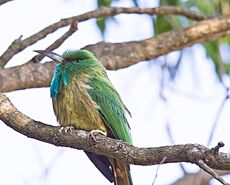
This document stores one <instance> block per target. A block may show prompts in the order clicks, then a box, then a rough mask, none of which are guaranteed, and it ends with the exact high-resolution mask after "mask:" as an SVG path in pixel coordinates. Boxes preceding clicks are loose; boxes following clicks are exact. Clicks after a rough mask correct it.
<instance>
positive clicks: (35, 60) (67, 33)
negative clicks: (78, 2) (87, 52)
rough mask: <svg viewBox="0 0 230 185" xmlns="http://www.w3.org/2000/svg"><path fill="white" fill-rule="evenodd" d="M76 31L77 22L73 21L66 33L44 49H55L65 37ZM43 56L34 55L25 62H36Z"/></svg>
mask: <svg viewBox="0 0 230 185" xmlns="http://www.w3.org/2000/svg"><path fill="white" fill-rule="evenodd" d="M76 31H77V22H74V23H73V24H72V25H71V27H70V29H69V30H68V31H67V32H66V33H64V34H63V35H62V36H61V37H60V38H58V39H57V40H56V41H55V42H54V43H52V44H51V45H50V46H49V47H47V48H46V50H48V51H53V50H55V49H57V48H58V47H59V46H60V45H62V44H63V43H64V42H65V40H66V39H68V38H69V37H70V36H71V35H72V34H73V33H74V32H76ZM43 58H44V56H43V55H36V56H34V57H33V58H32V59H31V60H29V61H28V62H27V63H30V62H34V63H37V62H40V61H41V60H42V59H43Z"/></svg>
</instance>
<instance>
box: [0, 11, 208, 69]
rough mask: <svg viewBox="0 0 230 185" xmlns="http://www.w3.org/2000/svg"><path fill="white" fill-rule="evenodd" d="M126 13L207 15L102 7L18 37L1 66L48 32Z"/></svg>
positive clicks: (4, 55) (191, 12)
mask: <svg viewBox="0 0 230 185" xmlns="http://www.w3.org/2000/svg"><path fill="white" fill-rule="evenodd" d="M121 13H126V14H131V13H135V14H149V15H157V14H159V15H170V14H171V15H182V16H186V17H188V18H190V19H194V20H203V19H205V18H206V17H205V16H203V15H200V14H198V13H196V12H193V11H189V10H186V9H183V8H179V7H160V8H136V7H133V8H121V7H102V8H99V9H96V10H94V11H90V12H87V13H84V14H82V15H78V16H74V17H70V18H65V19H62V20H60V21H59V22H56V23H53V24H51V25H49V26H47V27H46V28H44V29H42V30H41V31H39V32H37V33H35V34H34V35H32V36H30V37H28V38H26V39H24V40H21V38H20V39H16V40H14V41H13V42H12V44H11V45H10V46H9V47H8V49H7V50H6V51H5V52H4V53H3V54H2V56H0V67H4V66H5V65H6V64H7V62H8V61H9V60H10V59H11V58H12V57H13V56H14V55H15V54H17V53H19V52H21V51H22V50H24V49H25V48H27V47H28V46H31V45H32V44H35V43H36V42H37V41H39V40H41V39H43V38H45V37H46V36H47V35H48V34H51V33H53V32H55V31H57V30H58V29H60V28H62V27H65V26H68V25H71V24H74V22H82V21H86V20H88V19H91V18H98V17H104V16H114V15H117V14H121Z"/></svg>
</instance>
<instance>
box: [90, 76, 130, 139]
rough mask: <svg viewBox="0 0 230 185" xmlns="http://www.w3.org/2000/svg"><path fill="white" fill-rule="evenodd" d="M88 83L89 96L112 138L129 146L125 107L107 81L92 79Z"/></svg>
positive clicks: (100, 78) (98, 78)
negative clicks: (97, 108)
mask: <svg viewBox="0 0 230 185" xmlns="http://www.w3.org/2000/svg"><path fill="white" fill-rule="evenodd" d="M88 83H89V86H90V89H89V90H88V92H89V95H90V96H91V98H92V100H93V101H94V102H95V103H97V105H98V106H99V111H100V113H101V115H102V117H103V119H104V120H105V122H106V124H107V126H108V127H109V128H110V129H111V132H112V133H113V135H114V137H115V138H117V139H120V140H123V141H125V142H127V143H129V144H131V143H132V138H131V134H130V128H129V125H128V121H127V119H126V117H125V109H126V107H125V106H124V104H123V102H122V100H121V98H120V96H119V94H118V93H117V91H116V90H115V89H114V87H113V85H112V84H111V82H110V81H109V79H107V78H102V77H93V78H90V79H89V81H88Z"/></svg>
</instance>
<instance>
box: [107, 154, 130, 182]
mask: <svg viewBox="0 0 230 185" xmlns="http://www.w3.org/2000/svg"><path fill="white" fill-rule="evenodd" d="M109 161H110V163H111V165H112V167H113V173H114V180H115V181H114V183H115V185H133V182H132V177H131V174H130V168H129V165H127V164H125V163H124V162H122V161H119V160H116V159H112V158H109Z"/></svg>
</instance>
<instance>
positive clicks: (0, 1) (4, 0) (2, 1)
mask: <svg viewBox="0 0 230 185" xmlns="http://www.w3.org/2000/svg"><path fill="white" fill-rule="evenodd" d="M9 1H13V0H0V6H1V5H3V4H5V3H7V2H9Z"/></svg>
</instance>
